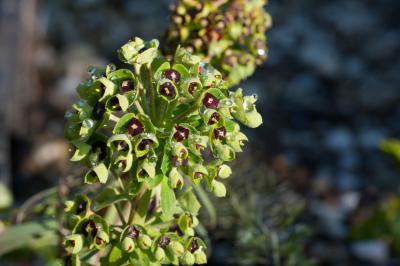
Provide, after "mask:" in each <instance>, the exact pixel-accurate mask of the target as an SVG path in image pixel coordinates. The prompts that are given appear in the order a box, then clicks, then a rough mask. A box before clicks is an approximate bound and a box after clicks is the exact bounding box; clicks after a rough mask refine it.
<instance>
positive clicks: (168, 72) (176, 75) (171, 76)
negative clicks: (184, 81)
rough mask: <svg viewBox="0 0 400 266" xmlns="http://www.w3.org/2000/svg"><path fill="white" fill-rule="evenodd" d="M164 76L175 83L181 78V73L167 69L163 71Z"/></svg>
mask: <svg viewBox="0 0 400 266" xmlns="http://www.w3.org/2000/svg"><path fill="white" fill-rule="evenodd" d="M164 77H165V78H167V79H169V80H172V81H173V82H175V83H177V82H179V81H180V80H181V74H179V72H178V71H176V70H175V69H167V70H165V72H164Z"/></svg>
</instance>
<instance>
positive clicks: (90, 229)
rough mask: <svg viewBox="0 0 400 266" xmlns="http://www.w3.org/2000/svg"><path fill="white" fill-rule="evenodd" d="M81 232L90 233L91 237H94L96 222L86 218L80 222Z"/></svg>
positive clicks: (86, 234)
mask: <svg viewBox="0 0 400 266" xmlns="http://www.w3.org/2000/svg"><path fill="white" fill-rule="evenodd" d="M81 232H82V234H83V235H85V236H88V235H89V234H91V236H92V237H95V236H96V234H97V227H96V223H95V222H94V221H93V220H87V221H86V222H84V223H83V224H82V227H81Z"/></svg>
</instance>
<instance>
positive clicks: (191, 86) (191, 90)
mask: <svg viewBox="0 0 400 266" xmlns="http://www.w3.org/2000/svg"><path fill="white" fill-rule="evenodd" d="M198 88H199V84H197V82H191V83H190V84H189V87H188V91H189V93H190V94H193V93H194V92H195V91H196V90H197V89H198Z"/></svg>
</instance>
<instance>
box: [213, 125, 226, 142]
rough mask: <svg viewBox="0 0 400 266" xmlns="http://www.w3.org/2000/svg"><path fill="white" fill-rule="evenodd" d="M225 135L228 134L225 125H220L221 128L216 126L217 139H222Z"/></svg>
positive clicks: (215, 134)
mask: <svg viewBox="0 0 400 266" xmlns="http://www.w3.org/2000/svg"><path fill="white" fill-rule="evenodd" d="M225 136H226V129H225V127H219V128H215V129H214V137H215V138H216V139H220V140H222V139H224V138H225Z"/></svg>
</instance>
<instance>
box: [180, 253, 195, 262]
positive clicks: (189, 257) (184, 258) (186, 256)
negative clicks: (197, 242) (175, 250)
mask: <svg viewBox="0 0 400 266" xmlns="http://www.w3.org/2000/svg"><path fill="white" fill-rule="evenodd" d="M181 261H182V263H183V264H185V265H193V264H194V263H195V257H194V255H193V254H192V253H190V252H189V251H186V252H185V253H184V254H183V256H182V258H181Z"/></svg>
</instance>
